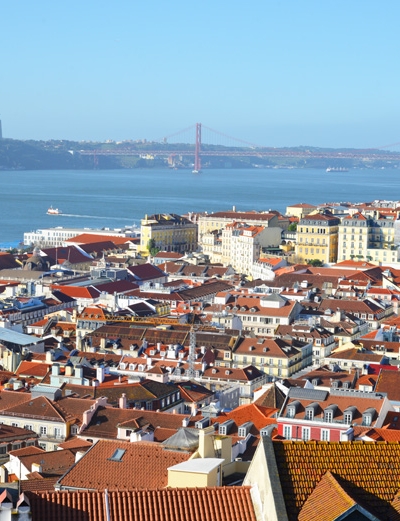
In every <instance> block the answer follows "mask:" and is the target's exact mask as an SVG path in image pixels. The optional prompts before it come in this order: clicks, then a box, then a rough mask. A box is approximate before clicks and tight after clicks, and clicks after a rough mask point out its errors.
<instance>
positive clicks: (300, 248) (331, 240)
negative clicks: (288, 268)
mask: <svg viewBox="0 0 400 521" xmlns="http://www.w3.org/2000/svg"><path fill="white" fill-rule="evenodd" d="M339 224H340V219H339V218H338V217H334V216H333V215H332V214H331V213H330V212H327V211H326V212H324V213H316V214H309V215H307V216H306V217H303V218H302V219H300V221H299V225H298V227H297V244H296V248H295V251H296V255H298V257H300V258H302V259H305V260H319V261H321V262H323V263H324V264H325V263H329V262H336V259H337V254H338V230H339Z"/></svg>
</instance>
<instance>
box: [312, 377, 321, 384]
mask: <svg viewBox="0 0 400 521" xmlns="http://www.w3.org/2000/svg"><path fill="white" fill-rule="evenodd" d="M319 382H320V380H319V378H313V379H312V384H313V385H319Z"/></svg>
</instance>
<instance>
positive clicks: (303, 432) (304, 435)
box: [301, 427, 310, 441]
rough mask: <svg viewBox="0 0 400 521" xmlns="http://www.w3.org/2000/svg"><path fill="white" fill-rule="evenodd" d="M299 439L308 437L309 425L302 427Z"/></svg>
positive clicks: (307, 438)
mask: <svg viewBox="0 0 400 521" xmlns="http://www.w3.org/2000/svg"><path fill="white" fill-rule="evenodd" d="M301 439H302V440H304V441H308V440H309V439H310V427H303V428H302V432H301Z"/></svg>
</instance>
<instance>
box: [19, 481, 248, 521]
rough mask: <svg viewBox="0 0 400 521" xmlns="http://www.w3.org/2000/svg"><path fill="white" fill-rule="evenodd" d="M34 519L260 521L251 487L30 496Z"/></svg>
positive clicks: (56, 493) (83, 520) (85, 492)
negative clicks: (253, 502)
mask: <svg viewBox="0 0 400 521" xmlns="http://www.w3.org/2000/svg"><path fill="white" fill-rule="evenodd" d="M29 499H30V505H31V512H32V519H34V520H39V519H62V520H63V521H107V519H108V518H107V510H106V508H105V505H106V503H107V504H108V506H109V512H110V518H111V519H113V520H117V519H120V520H128V519H129V520H130V521H142V520H144V519H145V520H146V521H182V520H185V519H193V520H195V519H200V518H201V519H209V520H213V521H232V520H233V519H245V520H246V521H256V516H255V512H254V507H253V504H252V499H251V494H250V487H215V488H214V487H213V488H211V487H205V488H181V489H179V488H171V489H162V490H130V491H118V490H116V491H111V492H107V493H106V492H104V491H101V492H93V491H90V492H89V491H83V490H79V491H73V492H49V493H45V494H40V495H32V494H29Z"/></svg>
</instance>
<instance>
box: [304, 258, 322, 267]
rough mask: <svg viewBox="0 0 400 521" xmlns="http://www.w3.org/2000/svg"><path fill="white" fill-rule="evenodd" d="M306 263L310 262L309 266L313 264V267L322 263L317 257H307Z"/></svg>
mask: <svg viewBox="0 0 400 521" xmlns="http://www.w3.org/2000/svg"><path fill="white" fill-rule="evenodd" d="M307 262H308V264H311V266H314V267H315V268H320V267H321V266H323V265H324V263H323V262H322V261H321V260H319V259H308V260H307Z"/></svg>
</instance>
